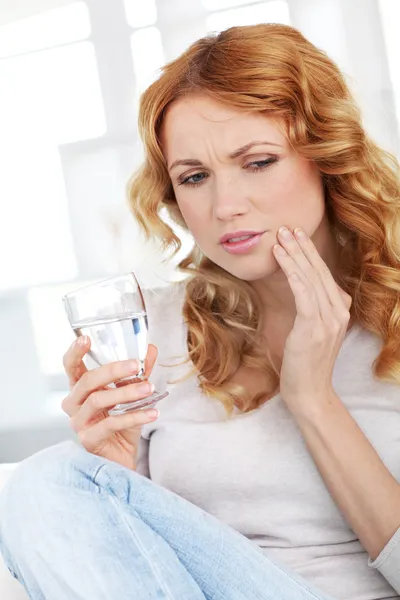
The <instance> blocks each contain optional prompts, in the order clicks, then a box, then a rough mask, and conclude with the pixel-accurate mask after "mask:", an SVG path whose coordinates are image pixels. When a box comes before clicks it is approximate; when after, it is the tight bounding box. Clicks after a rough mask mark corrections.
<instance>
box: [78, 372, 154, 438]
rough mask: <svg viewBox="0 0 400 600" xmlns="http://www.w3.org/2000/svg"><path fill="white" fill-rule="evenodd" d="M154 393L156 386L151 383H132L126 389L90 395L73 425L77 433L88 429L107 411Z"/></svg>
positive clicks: (101, 391)
mask: <svg viewBox="0 0 400 600" xmlns="http://www.w3.org/2000/svg"><path fill="white" fill-rule="evenodd" d="M153 391H154V386H153V384H151V383H150V382H147V381H146V382H141V383H132V384H130V385H126V386H125V387H121V388H115V389H108V390H99V391H97V392H93V393H92V394H90V395H89V397H88V398H87V400H86V401H85V402H84V404H83V405H82V406H81V408H80V410H78V411H77V412H76V413H75V415H73V416H72V418H71V425H72V427H73V429H74V430H75V431H77V432H79V431H81V430H82V429H85V428H86V427H88V425H89V424H90V422H92V421H93V420H94V419H95V418H96V417H98V416H99V413H103V411H107V409H109V408H112V407H113V406H115V405H116V404H123V403H125V402H134V401H135V400H141V399H142V398H146V397H147V396H150V395H151V394H152V392H153Z"/></svg>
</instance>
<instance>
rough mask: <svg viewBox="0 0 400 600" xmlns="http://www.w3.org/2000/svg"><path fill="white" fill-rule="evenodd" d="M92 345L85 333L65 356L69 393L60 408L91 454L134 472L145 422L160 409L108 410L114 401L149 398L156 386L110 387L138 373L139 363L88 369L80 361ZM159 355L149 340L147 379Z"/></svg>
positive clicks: (121, 402)
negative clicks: (121, 413) (116, 411)
mask: <svg viewBox="0 0 400 600" xmlns="http://www.w3.org/2000/svg"><path fill="white" fill-rule="evenodd" d="M89 348H90V338H89V337H87V336H81V337H79V338H78V339H77V340H76V341H75V342H74V343H73V344H72V346H71V347H70V348H69V349H68V351H67V352H66V354H65V355H64V359H63V362H64V368H65V372H66V373H67V375H68V379H69V384H70V389H71V391H70V393H69V394H68V396H67V397H66V398H65V399H64V400H63V402H62V409H63V411H64V412H66V413H67V415H68V416H69V417H70V424H71V427H72V428H73V429H74V431H76V432H77V434H78V436H79V440H80V442H81V444H82V446H83V447H84V448H85V449H86V450H87V451H88V452H91V453H92V454H97V455H99V456H104V458H108V459H109V460H112V461H114V462H117V463H119V464H121V465H124V466H125V467H128V468H129V469H133V470H135V469H136V457H137V452H138V446H139V440H140V435H141V431H142V426H143V425H144V424H146V423H151V422H152V421H155V420H156V419H157V417H158V413H157V410H156V409H143V410H136V411H133V412H128V413H126V414H123V415H112V416H111V415H109V414H108V410H109V409H110V408H112V407H113V406H115V404H123V403H126V402H132V401H134V400H139V399H141V398H146V397H147V396H150V394H151V393H152V388H151V387H149V386H150V384H149V383H148V382H141V383H131V384H128V385H125V386H123V387H118V388H110V387H108V386H109V385H110V384H111V383H115V382H116V381H119V380H120V379H123V378H125V377H128V376H129V375H135V374H136V373H137V372H138V366H139V365H138V362H137V361H136V360H125V361H119V362H114V363H109V364H107V365H104V366H102V367H98V368H97V369H92V370H90V371H88V370H87V368H86V366H85V364H84V362H83V360H82V359H83V357H84V356H85V354H87V352H88V351H89ZM157 353H158V352H157V348H156V347H155V346H153V345H151V344H149V349H148V352H147V357H146V361H145V371H146V373H145V376H146V378H147V377H148V376H149V375H150V373H151V371H152V369H153V366H154V363H155V361H156V358H157Z"/></svg>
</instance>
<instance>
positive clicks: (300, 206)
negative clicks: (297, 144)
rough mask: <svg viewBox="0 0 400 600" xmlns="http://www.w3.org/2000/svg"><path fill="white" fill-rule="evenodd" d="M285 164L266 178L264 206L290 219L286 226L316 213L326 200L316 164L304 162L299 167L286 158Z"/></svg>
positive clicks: (321, 208) (282, 217) (284, 218)
mask: <svg viewBox="0 0 400 600" xmlns="http://www.w3.org/2000/svg"><path fill="white" fill-rule="evenodd" d="M285 167H286V168H285V169H281V170H280V172H279V173H278V170H277V172H276V174H277V177H276V178H274V179H272V178H271V179H270V180H269V182H268V194H267V200H266V201H265V202H264V207H265V208H266V209H267V210H268V211H273V213H275V214H276V215H278V218H281V219H283V220H284V221H285V220H286V221H288V219H290V221H289V222H285V223H286V224H287V225H290V224H291V223H292V222H293V221H294V222H296V221H297V222H302V221H304V219H305V220H306V221H307V220H308V219H309V218H310V216H311V215H312V214H316V213H318V215H319V213H320V212H321V210H322V211H323V207H324V204H325V203H324V192H323V186H322V181H321V177H320V175H319V173H318V172H316V170H315V167H314V166H313V165H310V164H304V165H301V168H299V166H298V165H296V166H294V165H292V164H290V162H289V161H288V163H287V165H285ZM299 219H300V221H299ZM285 223H283V222H282V224H285Z"/></svg>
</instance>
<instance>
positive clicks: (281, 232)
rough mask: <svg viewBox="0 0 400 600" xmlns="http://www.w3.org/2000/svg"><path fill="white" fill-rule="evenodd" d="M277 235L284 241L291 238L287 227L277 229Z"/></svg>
mask: <svg viewBox="0 0 400 600" xmlns="http://www.w3.org/2000/svg"><path fill="white" fill-rule="evenodd" d="M279 235H281V236H282V237H283V238H284V239H285V240H290V238H291V237H292V234H291V232H290V231H289V229H288V228H287V227H281V228H280V229H279Z"/></svg>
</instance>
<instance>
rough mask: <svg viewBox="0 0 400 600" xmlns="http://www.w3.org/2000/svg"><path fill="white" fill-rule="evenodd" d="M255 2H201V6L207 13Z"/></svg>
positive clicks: (246, 0)
mask: <svg viewBox="0 0 400 600" xmlns="http://www.w3.org/2000/svg"><path fill="white" fill-rule="evenodd" d="M256 1H257V0H203V6H204V8H206V9H207V10H209V11H213V12H214V11H216V10H224V9H226V8H234V7H235V6H243V5H244V4H255V2H256Z"/></svg>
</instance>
